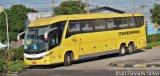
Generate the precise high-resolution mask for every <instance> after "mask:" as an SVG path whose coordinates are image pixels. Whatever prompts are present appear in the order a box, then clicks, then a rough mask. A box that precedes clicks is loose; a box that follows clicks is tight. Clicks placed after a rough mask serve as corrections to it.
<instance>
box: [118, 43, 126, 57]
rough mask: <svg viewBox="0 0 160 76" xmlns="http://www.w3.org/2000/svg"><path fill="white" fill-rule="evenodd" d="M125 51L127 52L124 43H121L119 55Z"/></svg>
mask: <svg viewBox="0 0 160 76" xmlns="http://www.w3.org/2000/svg"><path fill="white" fill-rule="evenodd" d="M126 52H127V48H126V45H121V46H120V48H119V55H120V56H124V55H126Z"/></svg>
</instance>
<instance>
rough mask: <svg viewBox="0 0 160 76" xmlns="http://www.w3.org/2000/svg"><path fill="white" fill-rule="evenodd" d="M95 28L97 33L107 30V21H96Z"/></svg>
mask: <svg viewBox="0 0 160 76" xmlns="http://www.w3.org/2000/svg"><path fill="white" fill-rule="evenodd" d="M94 28H95V31H103V30H106V21H105V19H98V20H94Z"/></svg>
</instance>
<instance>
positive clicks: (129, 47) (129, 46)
mask: <svg viewBox="0 0 160 76" xmlns="http://www.w3.org/2000/svg"><path fill="white" fill-rule="evenodd" d="M127 52H128V54H132V53H134V52H135V46H134V43H130V44H129V45H128V50H127Z"/></svg>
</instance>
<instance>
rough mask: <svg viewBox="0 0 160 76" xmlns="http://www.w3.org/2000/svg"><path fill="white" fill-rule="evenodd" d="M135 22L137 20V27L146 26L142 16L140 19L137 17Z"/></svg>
mask: <svg viewBox="0 0 160 76" xmlns="http://www.w3.org/2000/svg"><path fill="white" fill-rule="evenodd" d="M135 20H136V25H137V26H138V27H141V26H143V25H144V18H143V17H142V16H140V17H135Z"/></svg>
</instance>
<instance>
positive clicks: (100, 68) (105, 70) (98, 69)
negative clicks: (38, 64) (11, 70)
mask: <svg viewBox="0 0 160 76" xmlns="http://www.w3.org/2000/svg"><path fill="white" fill-rule="evenodd" d="M159 59H160V49H150V50H145V51H144V52H139V53H135V54H132V55H126V56H121V57H116V56H114V55H112V56H111V55H110V56H105V57H102V58H99V57H95V58H88V59H85V60H80V61H78V62H75V64H73V65H72V66H69V67H66V66H62V65H55V66H52V67H50V68H47V69H27V70H24V71H21V72H20V73H19V76H88V75H90V76H97V75H99V76H106V75H109V76H113V75H117V74H119V72H117V71H120V72H121V71H122V70H124V71H126V73H124V74H127V75H130V71H129V72H128V70H142V71H140V72H142V73H143V74H145V75H147V76H148V75H151V76H153V75H152V73H153V74H156V75H155V76H160V68H159V67H158V68H157V67H154V68H122V67H111V66H109V64H110V63H111V62H123V61H126V62H127V61H128V62H127V63H146V62H145V61H147V62H150V61H151V62H152V63H155V61H156V64H160V63H159V62H158V61H159ZM148 70H159V71H153V72H151V73H150V71H149V72H148ZM154 72H155V73H154ZM122 73H123V72H122ZM120 74H121V73H120ZM145 75H141V76H145ZM117 76H119V75H117ZM132 76H134V75H132Z"/></svg>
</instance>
